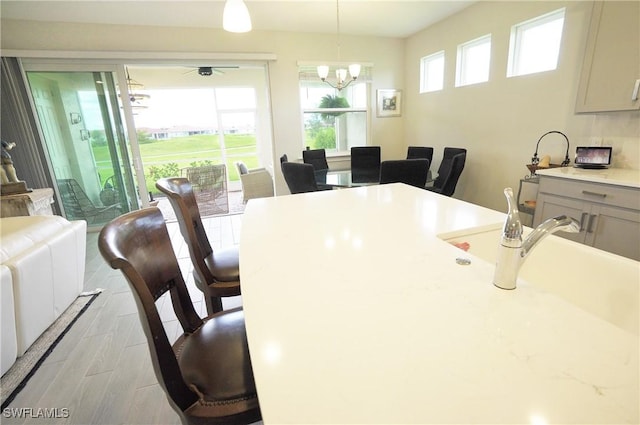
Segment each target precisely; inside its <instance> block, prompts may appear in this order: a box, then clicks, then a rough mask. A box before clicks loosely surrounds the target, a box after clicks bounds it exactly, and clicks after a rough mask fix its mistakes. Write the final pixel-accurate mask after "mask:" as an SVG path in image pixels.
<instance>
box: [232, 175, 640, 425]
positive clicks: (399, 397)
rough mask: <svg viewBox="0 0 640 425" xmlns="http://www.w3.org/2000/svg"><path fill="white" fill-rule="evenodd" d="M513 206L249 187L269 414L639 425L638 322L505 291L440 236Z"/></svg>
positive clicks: (256, 326) (250, 299)
mask: <svg viewBox="0 0 640 425" xmlns="http://www.w3.org/2000/svg"><path fill="white" fill-rule="evenodd" d="M505 209H506V206H505ZM504 218H505V214H504V213H502V212H499V211H494V210H492V209H488V208H485V207H482V206H478V205H474V204H472V203H469V202H465V201H462V200H458V199H454V198H451V197H446V196H442V195H439V194H436V193H432V192H429V191H425V190H421V189H419V188H415V187H411V186H408V185H404V184H400V183H394V184H386V185H369V186H362V187H353V188H348V189H344V190H332V191H320V192H313V193H305V194H296V195H286V196H278V197H275V198H261V199H253V200H251V201H250V202H249V203H248V205H247V207H246V209H245V213H244V215H243V218H242V227H241V236H240V248H239V249H240V252H239V254H240V273H241V276H242V302H243V308H244V312H245V319H246V330H247V340H248V346H249V351H250V355H251V362H252V367H253V372H254V377H255V382H256V388H257V393H258V398H259V402H260V406H261V410H262V416H263V422H264V423H265V424H310V423H317V424H337V423H340V424H374V423H375V424H380V423H385V424H400V423H402V424H409V423H412V424H418V423H420V424H425V423H437V424H443V423H447V424H470V423H483V424H489V423H491V424H498V423H499V424H516V423H517V424H525V423H527V424H551V423H598V424H604V423H615V424H622V423H636V424H637V423H638V422H639V421H640V414H639V409H640V408H639V404H638V400H639V388H638V387H639V384H638V382H639V368H638V357H639V351H638V346H639V343H638V335H637V333H636V334H634V333H632V332H629V331H627V330H624V329H622V328H619V327H617V326H614V325H613V324H611V323H610V322H608V321H606V320H603V319H602V318H600V317H598V316H596V315H593V314H590V313H589V312H588V311H585V310H583V309H581V308H578V307H577V306H575V305H573V304H571V303H570V302H568V301H566V300H565V299H562V298H561V297H558V296H555V295H554V294H553V293H550V292H547V291H545V290H543V289H540V288H538V287H536V286H535V285H530V284H528V283H527V282H526V281H521V280H522V279H519V281H518V288H517V289H515V290H512V291H506V290H502V289H499V288H497V287H496V286H494V285H493V284H492V277H493V272H494V268H495V265H494V264H492V263H490V262H488V261H484V260H482V259H480V258H477V257H475V256H473V255H471V254H469V253H467V252H465V251H464V250H462V249H460V248H459V247H458V246H455V245H454V244H452V243H449V242H447V241H446V240H444V239H443V237H442V235H444V234H451V233H452V232H453V233H456V232H465V231H467V229H484V228H492V229H495V228H499V227H500V226H501V225H502V223H503V222H504ZM549 237H550V238H554V237H555V236H549ZM498 242H499V241H496V243H498ZM587 248H589V247H587ZM537 249H544V246H540V247H539V248H537ZM589 249H592V248H589ZM461 260H465V261H461ZM559 261H560V262H561V259H559ZM550 273H552V268H551V266H550ZM636 283H637V282H636Z"/></svg>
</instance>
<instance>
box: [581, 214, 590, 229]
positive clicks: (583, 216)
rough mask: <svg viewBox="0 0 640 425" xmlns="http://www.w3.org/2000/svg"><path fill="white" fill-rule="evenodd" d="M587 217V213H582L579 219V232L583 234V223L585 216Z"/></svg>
mask: <svg viewBox="0 0 640 425" xmlns="http://www.w3.org/2000/svg"><path fill="white" fill-rule="evenodd" d="M588 215H589V213H586V212H583V213H582V216H581V217H580V231H581V232H584V222H585V220H586V218H587V216H588Z"/></svg>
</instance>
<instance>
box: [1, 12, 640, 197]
mask: <svg viewBox="0 0 640 425" xmlns="http://www.w3.org/2000/svg"><path fill="white" fill-rule="evenodd" d="M416 5H417V6H416V7H419V3H416ZM563 6H566V7H567V13H566V22H565V28H564V36H563V44H562V48H561V58H560V62H559V67H558V69H557V70H556V71H552V72H545V73H541V74H536V75H530V76H524V77H516V78H506V76H505V75H506V66H507V52H508V44H509V33H510V28H511V26H512V25H513V24H516V23H519V22H522V21H524V20H527V19H530V18H533V17H536V16H538V15H541V14H543V13H546V12H548V11H551V10H555V9H558V8H560V7H563ZM590 13H591V2H583V1H568V2H542V1H518V2H504V1H499V2H489V1H486V2H485V1H482V2H478V3H476V4H474V5H472V6H470V7H469V8H467V9H464V10H462V11H461V12H460V13H458V14H456V15H454V16H452V17H450V18H448V19H446V20H444V21H442V22H440V23H438V24H436V25H434V26H432V27H430V28H427V29H425V30H424V31H421V32H420V33H418V34H415V35H414V36H411V37H409V38H407V39H406V40H401V39H391V38H379V37H354V36H345V35H343V37H342V59H343V60H345V61H351V60H353V61H361V62H370V63H373V65H374V69H373V83H372V84H371V91H370V95H371V105H372V113H371V117H370V124H371V125H370V134H371V139H370V143H371V144H374V145H381V146H382V156H383V159H391V158H401V157H403V156H404V155H405V152H406V147H407V146H409V145H426V146H433V147H434V148H435V149H436V152H435V154H434V163H433V165H432V170H434V171H435V170H437V167H438V165H439V162H440V159H441V154H442V148H443V147H445V146H462V147H466V148H467V149H468V150H469V155H468V159H467V165H466V167H465V171H464V173H463V175H462V178H461V180H460V182H459V184H458V190H457V191H456V195H455V196H456V197H458V198H462V199H465V200H467V201H470V202H473V203H477V204H480V205H483V206H487V207H490V208H494V209H498V210H504V208H505V202H504V199H503V195H502V188H504V187H506V186H513V187H516V188H517V185H518V181H519V179H520V178H521V177H523V176H524V175H525V174H527V169H526V167H525V164H527V163H529V162H530V161H531V156H532V155H533V152H534V150H535V144H536V142H537V140H538V138H539V137H540V136H541V135H542V134H544V133H545V132H547V131H549V130H559V131H562V132H564V133H565V134H567V136H568V137H569V140H570V142H571V150H570V156H571V157H572V156H573V151H574V150H575V146H578V145H583V144H587V145H588V144H592V143H593V142H594V141H600V140H603V141H604V143H605V144H610V145H612V146H613V147H614V164H615V165H616V166H624V167H629V168H640V124H639V123H640V113H639V112H620V113H609V114H582V115H576V114H575V113H574V112H573V111H574V105H575V98H576V92H577V84H578V79H579V75H580V68H581V64H582V57H583V51H584V45H585V41H586V33H587V27H588V24H589V18H590ZM1 31H2V33H1V43H2V48H3V49H33V50H78V51H151V52H154V51H156V52H171V51H174V52H229V53H235V52H250V53H255V52H261V53H273V54H275V55H276V56H277V60H276V61H274V62H272V63H270V64H269V74H270V91H271V105H272V109H273V138H274V152H272V157H273V161H274V164H276V165H275V167H274V168H275V169H276V176H275V177H276V189H277V192H278V193H287V192H288V191H287V189H286V185H285V183H284V180H283V179H282V175H281V173H280V171H279V166H278V164H279V162H278V158H279V157H280V156H281V155H282V154H284V153H286V154H287V155H288V156H289V158H290V159H296V158H299V157H300V156H301V150H302V142H301V139H302V122H301V113H300V105H299V98H298V82H297V62H298V61H335V60H337V57H336V56H337V49H336V46H335V38H334V37H331V36H326V35H318V34H306V33H305V34H302V33H277V32H258V31H253V32H251V33H247V34H230V33H226V32H224V31H221V30H212V29H203V28H149V27H138V26H107V25H83V24H65V23H56V24H46V23H40V22H28V21H10V20H3V21H2V26H1ZM487 33H491V34H492V43H493V46H492V51H493V56H492V67H491V77H490V81H489V82H488V83H485V84H478V85H474V86H467V87H461V88H455V87H454V76H455V53H456V47H457V45H458V44H459V43H462V42H465V41H468V40H471V39H474V38H477V37H478V36H481V35H485V34H487ZM443 48H444V49H445V50H446V55H447V59H446V81H445V89H444V90H443V91H442V92H438V93H429V94H419V76H418V73H419V60H420V58H421V57H423V56H426V55H428V54H430V53H433V52H435V51H437V50H441V49H443ZM159 55H160V53H159ZM382 88H396V89H402V90H403V99H404V100H403V102H404V105H403V115H402V117H388V118H377V117H376V116H375V110H374V108H375V92H376V90H377V89H382ZM556 137H557V138H556ZM563 143H564V139H562V138H561V137H560V136H557V135H552V136H547V137H546V138H545V139H543V142H542V143H541V148H540V152H539V153H540V155H542V154H547V153H548V154H551V155H552V162H554V163H556V162H560V161H561V160H562V157H563V156H564V147H563Z"/></svg>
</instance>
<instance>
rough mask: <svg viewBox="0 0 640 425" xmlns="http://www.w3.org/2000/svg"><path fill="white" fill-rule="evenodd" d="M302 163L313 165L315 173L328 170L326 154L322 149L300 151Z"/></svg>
mask: <svg viewBox="0 0 640 425" xmlns="http://www.w3.org/2000/svg"><path fill="white" fill-rule="evenodd" d="M302 162H304V163H305V164H311V165H313V168H314V169H315V170H316V171H318V170H327V169H328V168H329V164H328V163H327V153H326V151H325V150H324V149H306V150H304V151H302Z"/></svg>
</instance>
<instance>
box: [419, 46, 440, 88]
mask: <svg viewBox="0 0 640 425" xmlns="http://www.w3.org/2000/svg"><path fill="white" fill-rule="evenodd" d="M443 87H444V50H441V51H439V52H437V53H434V54H432V55H429V56H425V57H423V58H422V59H420V93H428V92H433V91H439V90H442V88H443Z"/></svg>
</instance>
